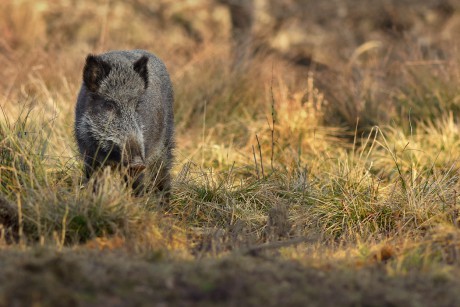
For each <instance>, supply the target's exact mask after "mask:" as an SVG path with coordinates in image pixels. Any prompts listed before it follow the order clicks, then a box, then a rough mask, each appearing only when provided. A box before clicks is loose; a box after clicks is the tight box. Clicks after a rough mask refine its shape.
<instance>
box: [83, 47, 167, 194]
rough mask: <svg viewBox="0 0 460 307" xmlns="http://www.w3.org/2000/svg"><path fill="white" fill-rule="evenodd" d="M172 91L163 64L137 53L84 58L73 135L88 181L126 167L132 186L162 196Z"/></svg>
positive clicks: (117, 52)
mask: <svg viewBox="0 0 460 307" xmlns="http://www.w3.org/2000/svg"><path fill="white" fill-rule="evenodd" d="M173 100H174V98H173V90H172V85H171V81H170V79H169V74H168V72H167V70H166V67H165V65H164V64H163V63H162V62H161V60H160V59H158V58H157V57H156V56H154V55H153V54H150V53H148V52H146V51H142V50H133V51H111V52H107V53H104V54H101V55H88V57H87V58H86V64H85V67H84V69H83V84H82V86H81V89H80V93H79V95H78V100H77V106H76V116H75V135H76V139H77V143H78V148H79V150H80V153H81V154H82V156H83V158H84V161H85V172H86V176H87V177H88V178H89V177H90V176H91V175H92V174H93V173H94V171H96V170H97V169H98V168H100V167H102V166H104V165H112V166H119V167H127V168H128V174H131V175H133V176H134V175H135V176H136V177H138V178H137V179H136V178H134V179H135V180H134V183H135V185H136V186H138V187H139V186H142V187H146V188H156V189H158V190H160V191H162V192H163V193H164V194H165V195H168V193H169V188H170V174H169V172H170V168H171V163H172V159H173V156H172V150H173V147H174V127H173V125H174V123H173Z"/></svg>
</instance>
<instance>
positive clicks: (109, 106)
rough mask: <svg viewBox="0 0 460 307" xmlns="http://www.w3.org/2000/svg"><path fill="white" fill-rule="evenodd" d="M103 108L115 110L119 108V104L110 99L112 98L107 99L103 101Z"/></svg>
mask: <svg viewBox="0 0 460 307" xmlns="http://www.w3.org/2000/svg"><path fill="white" fill-rule="evenodd" d="M103 108H104V109H105V110H106V111H110V112H112V111H115V110H116V109H117V105H116V104H115V102H113V101H110V100H108V101H107V100H106V101H104V102H103Z"/></svg>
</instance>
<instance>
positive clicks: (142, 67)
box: [133, 55, 149, 88]
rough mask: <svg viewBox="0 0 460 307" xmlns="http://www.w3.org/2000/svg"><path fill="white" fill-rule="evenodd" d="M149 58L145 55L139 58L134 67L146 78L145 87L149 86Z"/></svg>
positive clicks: (143, 78)
mask: <svg viewBox="0 0 460 307" xmlns="http://www.w3.org/2000/svg"><path fill="white" fill-rule="evenodd" d="M148 61H149V58H148V57H147V56H145V55H143V56H142V57H141V58H140V59H139V60H137V61H136V62H134V64H133V69H134V70H135V71H136V72H137V73H138V74H139V75H140V76H141V78H142V80H144V88H147V86H148V84H149V71H148V68H147V62H148Z"/></svg>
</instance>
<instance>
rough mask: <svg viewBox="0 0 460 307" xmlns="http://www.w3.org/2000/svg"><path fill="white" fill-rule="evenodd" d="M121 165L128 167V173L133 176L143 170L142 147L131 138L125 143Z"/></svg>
mask: <svg viewBox="0 0 460 307" xmlns="http://www.w3.org/2000/svg"><path fill="white" fill-rule="evenodd" d="M123 165H125V166H127V167H128V172H129V173H130V175H133V176H135V175H137V174H139V173H140V172H142V171H143V170H144V169H145V160H144V154H143V148H142V145H141V144H140V142H138V141H137V140H136V139H135V138H133V137H130V138H128V140H127V141H126V144H125V150H124V154H123Z"/></svg>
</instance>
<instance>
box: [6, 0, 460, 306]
mask: <svg viewBox="0 0 460 307" xmlns="http://www.w3.org/2000/svg"><path fill="white" fill-rule="evenodd" d="M262 2H263V1H261V2H260V3H262ZM364 2H365V1H364ZM364 2H363V1H360V0H348V1H343V3H342V4H340V5H339V6H336V5H335V4H334V6H332V4H328V3H323V4H319V3H318V4H306V3H303V2H302V1H285V2H284V1H280V2H277V1H271V2H270V1H267V2H266V4H267V5H266V6H265V7H263V8H261V7H258V10H257V13H256V23H255V25H254V46H255V48H256V49H257V52H254V55H253V56H252V57H251V58H250V59H249V60H248V62H247V63H245V64H244V65H242V66H240V67H238V68H237V69H235V68H234V67H233V64H232V61H231V60H230V59H231V58H232V56H231V55H232V49H231V47H232V42H231V41H229V40H230V37H231V36H230V34H229V33H230V25H229V19H230V18H229V16H228V12H227V10H226V7H225V6H222V5H221V4H218V3H217V2H212V1H205V0H203V1H196V2H190V3H189V2H186V1H183V2H177V1H167V0H164V1H158V3H157V4H150V3H148V1H142V0H138V1H132V2H130V3H127V2H122V1H93V2H91V3H89V2H84V3H83V2H80V1H54V2H52V1H33V2H32V1H13V0H11V1H9V0H6V1H2V2H1V4H0V12H2V13H0V17H2V18H0V33H1V38H0V66H1V67H2V70H1V71H0V77H1V78H0V106H1V111H2V112H1V113H2V114H1V120H0V192H1V195H0V224H1V225H2V227H1V229H0V230H1V232H0V233H1V243H0V248H1V249H2V256H1V258H2V259H3V262H4V263H7V265H5V266H3V269H1V270H2V272H0V273H1V274H0V276H2V277H1V279H2V280H1V281H2V282H1V283H0V284H2V286H0V305H10V304H14V303H15V302H16V303H17V304H21V303H22V304H29V305H30V304H32V303H33V302H37V303H38V304H43V305H58V304H61V303H62V302H67V303H69V304H77V303H80V304H85V303H87V304H89V305H97V304H99V303H106V304H109V305H135V304H142V303H145V302H147V301H149V302H150V301H151V300H155V301H156V302H159V303H161V302H165V303H177V304H193V303H205V304H210V305H211V304H215V303H227V304H229V305H232V304H236V303H238V302H239V303H241V302H244V303H247V304H249V305H260V304H269V305H274V304H276V303H280V302H285V303H292V304H299V303H301V302H305V300H309V301H314V302H318V304H320V302H322V303H323V305H324V304H326V305H327V304H338V303H341V304H344V305H357V304H358V305H359V304H365V303H369V304H371V305H382V304H386V303H388V304H394V305H414V306H415V305H417V304H424V303H426V302H432V303H433V304H435V303H436V304H438V305H446V306H448V305H455V304H458V299H457V298H456V297H457V296H456V293H455V289H457V287H458V281H456V279H455V278H454V277H455V276H456V274H458V273H459V270H460V266H459V264H460V261H459V259H460V258H459V256H458V255H459V252H460V251H459V247H460V236H459V233H460V230H459V213H458V210H459V208H458V204H457V203H458V201H459V199H458V198H459V196H458V195H457V191H458V190H459V185H460V181H459V175H458V166H457V163H458V162H457V159H458V154H457V153H458V152H460V136H459V129H460V128H459V121H458V118H457V112H458V110H459V109H460V92H459V88H460V87H459V86H458V80H459V73H460V61H459V59H460V58H459V56H458V47H459V46H458V43H457V42H458V38H459V37H458V33H460V32H459V31H458V29H459V24H460V8H459V7H458V6H456V5H455V4H454V3H453V1H452V2H448V1H445V2H443V4H439V3H437V2H436V1H425V2H423V4H422V5H419V4H418V3H417V4H416V5H415V4H414V3H412V2H413V1H407V2H404V3H399V2H398V1H388V2H385V3H386V4H385V5H384V4H378V5H376V6H375V7H374V6H372V7H371V5H367V2H365V4H364ZM334 3H335V2H334ZM269 4H270V5H269ZM258 5H259V4H258ZM280 5H281V6H282V7H279V6H280ZM382 12H383V13H382ZM327 16H332V17H334V18H329V17H327ZM304 17H308V18H304ZM126 20H129V21H130V22H129V23H127V22H126ZM299 29H309V31H308V32H306V31H303V30H299ZM125 48H128V49H133V48H144V49H148V50H150V51H152V52H154V53H156V54H157V55H158V56H160V57H161V58H162V59H163V60H164V61H165V62H166V64H167V66H168V68H169V70H170V72H171V76H172V79H173V82H174V86H175V96H176V103H175V119H176V130H177V136H176V137H177V150H176V162H175V167H174V170H173V173H174V184H173V193H172V199H171V204H170V205H169V206H168V207H166V208H163V207H159V206H158V200H157V199H156V198H155V196H154V195H145V196H142V197H134V196H133V195H132V193H131V191H130V190H129V188H127V187H126V186H125V184H124V183H123V182H124V181H123V180H121V177H122V175H121V174H118V173H116V172H111V171H110V170H109V169H107V170H105V171H104V172H103V173H101V174H100V175H99V176H100V177H99V178H98V180H97V181H95V180H94V179H93V180H91V181H90V182H89V183H87V184H83V183H82V165H81V160H80V158H79V156H78V154H77V150H76V145H75V141H74V136H73V116H74V115H73V110H74V106H75V100H76V94H77V92H78V88H79V86H80V82H81V80H80V79H81V69H82V65H83V61H84V57H85V56H86V54H87V53H90V52H100V51H103V50H108V49H125ZM307 60H308V61H310V62H311V61H312V62H313V64H312V65H310V66H308V67H307V66H305V65H304V64H305V63H306V62H308V61H307ZM151 265H153V267H152V266H151ZM7 267H10V268H7ZM235 271H238V274H235ZM5 274H6V275H5ZM239 274H241V275H239ZM89 275H91V276H92V278H88V276H89ZM5 276H7V277H5ZM379 276H383V277H381V278H380V277H379ZM125 277H126V278H125ZM41 280H43V281H41ZM312 280H313V283H314V286H312V285H311V284H312V283H311V281H312ZM52 289H58V290H56V291H55V292H53V291H51V290H52ZM110 289H113V290H110ZM152 289H155V290H158V291H157V292H155V291H153V290H152ZM245 289H246V290H245ZM267 289H270V291H269V292H270V293H271V294H267ZM327 289H329V290H327ZM369 289H370V290H369ZM328 291H329V292H328ZM330 291H332V292H333V293H334V294H335V295H331V293H330ZM443 291H444V292H443ZM136 293H142V295H140V296H137V294H136ZM337 293H338V294H337ZM365 293H366V294H365ZM439 293H443V295H439ZM412 294H414V295H415V298H414V297H413V296H411V295H412Z"/></svg>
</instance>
